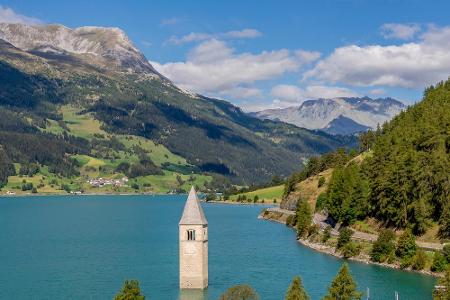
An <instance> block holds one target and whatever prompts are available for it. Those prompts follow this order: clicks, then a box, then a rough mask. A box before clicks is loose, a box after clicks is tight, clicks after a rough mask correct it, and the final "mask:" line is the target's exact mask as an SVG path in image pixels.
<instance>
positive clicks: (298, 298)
mask: <svg viewBox="0 0 450 300" xmlns="http://www.w3.org/2000/svg"><path fill="white" fill-rule="evenodd" d="M309 299H310V298H309V296H308V294H307V293H306V291H305V288H304V287H303V284H302V279H301V278H300V277H299V276H295V277H294V280H292V283H291V285H290V286H289V289H288V291H287V294H286V298H285V300H309Z"/></svg>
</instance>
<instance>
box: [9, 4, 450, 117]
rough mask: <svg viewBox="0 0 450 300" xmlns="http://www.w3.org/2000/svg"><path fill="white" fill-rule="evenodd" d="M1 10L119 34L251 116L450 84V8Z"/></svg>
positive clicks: (407, 95) (179, 76)
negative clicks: (447, 81)
mask: <svg viewBox="0 0 450 300" xmlns="http://www.w3.org/2000/svg"><path fill="white" fill-rule="evenodd" d="M0 5H1V9H0V21H5V18H6V21H8V20H9V21H10V20H11V18H12V19H13V20H16V19H17V20H23V19H25V20H28V19H27V18H33V19H32V20H34V21H37V22H42V23H61V24H64V25H66V26H68V27H71V28H74V27H79V26H85V25H95V26H107V27H120V28H121V29H123V30H124V31H125V32H126V33H127V34H128V36H129V37H130V39H131V40H132V41H133V42H134V44H135V45H136V46H137V47H138V48H139V49H140V50H141V51H142V52H144V54H145V55H146V57H147V58H148V59H149V60H150V61H151V62H152V63H153V64H154V65H155V67H156V68H157V69H158V70H160V71H161V72H162V73H163V74H165V75H166V76H168V77H169V78H171V79H172V80H173V81H175V82H176V83H177V84H178V85H180V86H181V87H184V88H186V89H190V90H193V91H195V92H199V93H202V94H206V95H209V96H215V97H219V98H222V99H227V100H230V101H231V102H233V103H235V104H238V105H241V106H243V107H244V108H246V109H249V110H255V109H261V108H268V107H285V106H291V105H298V104H300V103H302V101H304V100H305V99H312V98H319V97H334V96H345V95H358V96H363V95H369V96H371V97H386V96H392V97H395V98H398V99H400V100H403V101H405V102H407V103H408V102H414V101H417V100H419V99H420V98H421V95H422V91H423V89H424V87H425V86H427V85H429V84H431V83H434V82H436V81H438V80H443V79H446V78H447V77H448V76H449V75H450V54H447V52H449V51H448V49H450V47H448V46H449V45H450V27H447V26H449V25H450V20H449V18H448V15H449V13H448V12H449V11H450V1H425V0H423V1H418V0H408V1H401V0H398V1H394V0H390V1H387V0H386V1H381V0H379V1H376V0H372V1H368V0H367V1H363V0H359V1H358V0H353V1H350V0H348V1H344V0H341V1H338V0H336V1H132V0H129V1H94V0H91V1H51V0H40V1H19V0H16V1H0ZM14 18H16V19H14Z"/></svg>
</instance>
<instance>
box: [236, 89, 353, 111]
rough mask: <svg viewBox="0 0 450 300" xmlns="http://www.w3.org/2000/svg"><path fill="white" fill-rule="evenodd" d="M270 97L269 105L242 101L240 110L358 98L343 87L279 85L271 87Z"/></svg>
mask: <svg viewBox="0 0 450 300" xmlns="http://www.w3.org/2000/svg"><path fill="white" fill-rule="evenodd" d="M271 95H272V96H273V97H274V99H273V101H272V102H270V103H263V102H257V103H254V102H249V101H244V102H243V103H242V109H243V110H244V111H247V112H254V111H261V110H266V109H279V108H286V107H293V106H300V105H301V104H302V103H303V102H304V101H305V100H314V99H320V98H326V99H329V98H337V97H359V96H360V95H359V94H358V93H356V92H354V91H352V90H350V89H347V88H344V87H338V86H325V85H311V86H307V87H305V88H300V87H298V86H295V85H289V84H279V85H277V86H275V87H273V88H272V90H271Z"/></svg>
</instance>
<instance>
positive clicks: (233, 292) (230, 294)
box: [219, 284, 259, 300]
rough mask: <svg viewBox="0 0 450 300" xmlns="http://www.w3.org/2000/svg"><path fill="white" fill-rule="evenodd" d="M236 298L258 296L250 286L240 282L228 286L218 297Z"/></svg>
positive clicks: (228, 299) (234, 299) (251, 298)
mask: <svg viewBox="0 0 450 300" xmlns="http://www.w3.org/2000/svg"><path fill="white" fill-rule="evenodd" d="M237 299H246V300H258V299H259V296H258V294H257V293H256V292H255V290H254V289H253V288H252V287H250V286H248V285H245V284H242V285H236V286H233V287H231V288H229V289H228V290H227V291H226V292H225V293H224V294H222V296H220V298H219V300H237Z"/></svg>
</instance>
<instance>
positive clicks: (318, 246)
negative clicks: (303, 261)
mask: <svg viewBox="0 0 450 300" xmlns="http://www.w3.org/2000/svg"><path fill="white" fill-rule="evenodd" d="M258 219H262V220H266V221H271V222H275V223H278V224H283V225H285V226H287V225H286V223H285V222H283V221H282V220H278V219H275V218H272V216H270V215H267V217H266V216H264V213H261V214H259V215H258ZM288 227H289V228H292V227H290V226H288ZM297 242H298V243H300V244H301V245H302V246H305V247H307V248H309V249H311V250H314V251H317V252H320V253H323V254H327V255H331V256H334V257H336V258H339V259H342V260H350V261H355V262H359V263H364V264H371V265H376V266H380V267H385V268H389V269H394V270H397V271H403V272H410V273H417V274H421V275H426V276H431V277H434V278H440V277H443V274H441V273H436V272H432V271H426V270H413V269H410V268H407V269H402V268H400V266H399V265H397V264H389V263H379V262H374V261H371V260H370V257H369V256H368V255H364V254H359V255H357V256H354V257H349V258H344V256H343V255H341V254H340V253H337V252H336V249H335V248H334V247H331V246H328V245H324V244H322V243H318V242H312V241H309V240H308V239H300V238H297Z"/></svg>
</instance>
